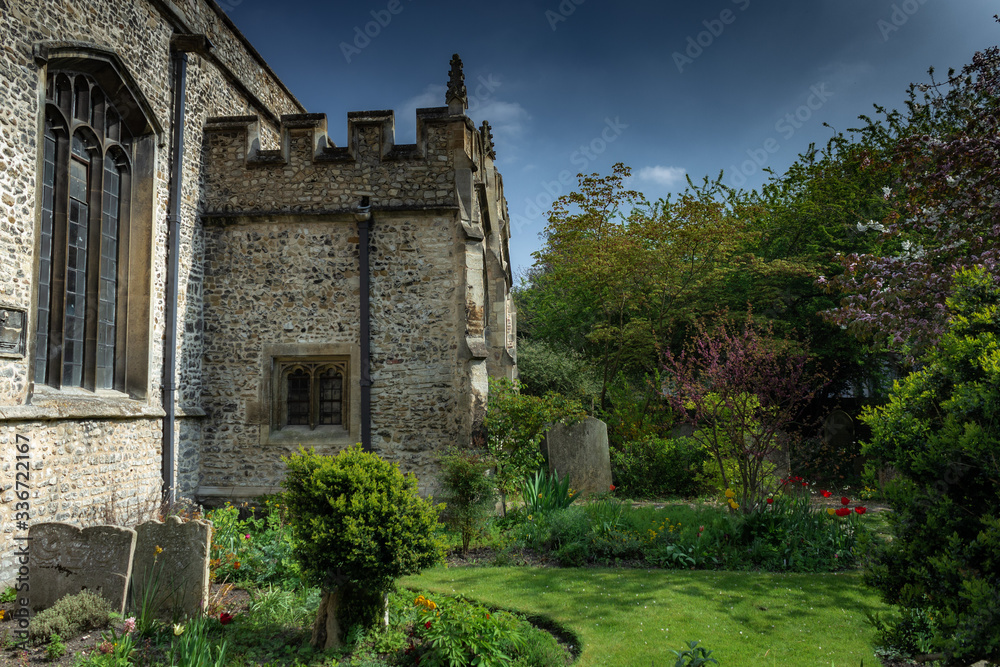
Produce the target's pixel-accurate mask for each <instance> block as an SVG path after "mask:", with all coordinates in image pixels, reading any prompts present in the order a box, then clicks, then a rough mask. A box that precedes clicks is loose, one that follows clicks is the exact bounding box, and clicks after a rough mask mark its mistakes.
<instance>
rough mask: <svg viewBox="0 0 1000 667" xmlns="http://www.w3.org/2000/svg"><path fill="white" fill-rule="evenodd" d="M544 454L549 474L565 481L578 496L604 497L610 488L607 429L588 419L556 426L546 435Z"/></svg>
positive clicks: (598, 422)
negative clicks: (591, 494)
mask: <svg viewBox="0 0 1000 667" xmlns="http://www.w3.org/2000/svg"><path fill="white" fill-rule="evenodd" d="M544 451H545V454H546V458H547V459H548V461H549V472H550V473H553V472H558V473H559V478H560V479H562V478H563V477H565V476H566V475H569V485H570V487H571V488H573V490H574V491H576V492H577V493H578V494H580V493H583V494H589V493H603V492H605V491H607V490H608V489H609V488H610V487H611V454H610V452H609V451H608V425H607V424H605V423H604V422H602V421H601V420H600V419H595V418H594V417H587V418H586V419H583V420H581V421H578V422H576V423H573V424H556V425H555V426H553V427H552V428H550V429H549V430H548V432H547V433H546V434H545V445H544Z"/></svg>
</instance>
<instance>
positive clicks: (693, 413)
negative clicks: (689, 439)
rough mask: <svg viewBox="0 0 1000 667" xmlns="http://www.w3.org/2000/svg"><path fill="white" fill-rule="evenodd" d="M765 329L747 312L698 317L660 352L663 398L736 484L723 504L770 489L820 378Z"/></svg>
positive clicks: (753, 505)
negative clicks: (679, 340)
mask: <svg viewBox="0 0 1000 667" xmlns="http://www.w3.org/2000/svg"><path fill="white" fill-rule="evenodd" d="M772 333H773V332H772V329H771V326H770V325H761V324H758V323H756V322H754V320H753V317H752V315H751V314H748V316H747V319H746V321H745V322H744V323H743V325H742V327H737V326H734V325H732V324H729V323H726V322H725V321H724V320H722V321H720V322H719V323H718V324H716V325H715V326H714V327H711V328H709V327H707V326H706V325H705V324H704V323H699V324H698V326H697V333H696V335H695V336H694V337H693V339H692V341H691V343H690V344H689V345H688V347H687V348H686V349H685V350H684V351H682V352H681V353H680V354H679V355H674V354H673V353H671V352H670V351H669V350H668V351H667V352H666V353H665V354H664V370H665V374H666V376H667V377H666V380H667V389H666V393H667V398H668V399H669V400H670V402H671V403H672V404H673V406H674V408H675V409H676V411H677V412H678V413H679V414H681V415H684V419H685V420H686V421H687V422H688V423H690V424H691V425H692V426H694V427H695V428H696V429H697V430H696V431H695V434H694V436H693V437H695V438H697V439H699V440H701V441H702V442H703V443H704V445H705V447H706V448H707V450H708V451H709V452H710V453H711V456H712V457H713V458H714V459H715V462H716V464H718V466H719V471H720V473H721V474H722V480H723V484H725V485H726V487H727V490H728V489H729V488H730V487H733V486H735V487H737V490H736V491H734V492H733V496H731V497H730V504H731V506H733V508H734V509H742V510H743V511H744V512H751V511H753V510H755V509H757V508H758V507H760V506H761V504H762V503H763V502H764V501H765V499H766V498H767V496H768V495H770V492H771V491H772V489H773V487H774V485H775V480H774V476H773V474H772V471H773V469H774V460H775V459H776V458H777V455H778V454H779V451H780V449H781V447H782V445H785V444H786V443H785V442H784V440H785V438H786V436H787V435H788V434H789V431H790V430H791V429H792V428H793V426H794V425H795V421H796V418H797V417H798V415H799V413H800V411H801V410H802V408H803V407H805V405H806V404H807V403H808V402H809V401H810V399H812V397H813V395H814V394H815V392H816V390H817V388H818V386H819V384H820V382H819V378H818V377H816V376H813V375H812V374H811V373H810V372H809V371H808V370H807V369H806V362H807V359H808V355H807V354H806V353H805V352H803V351H799V350H796V349H794V348H792V346H791V345H789V344H788V343H787V342H785V341H779V340H776V339H775V338H774V337H773V335H772ZM727 463H729V465H727ZM733 464H735V466H734V467H735V473H732V472H731V470H732V469H733Z"/></svg>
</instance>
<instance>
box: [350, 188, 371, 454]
mask: <svg viewBox="0 0 1000 667" xmlns="http://www.w3.org/2000/svg"><path fill="white" fill-rule="evenodd" d="M354 219H355V220H357V222H358V242H359V243H360V245H361V249H360V250H361V253H360V258H359V264H360V266H359V269H358V273H359V274H360V278H361V286H360V290H361V446H362V447H363V448H364V450H365V451H366V452H370V451H372V375H371V359H370V357H371V321H370V317H369V313H370V312H371V297H370V295H369V293H368V291H369V289H370V285H371V276H370V275H369V270H368V238H369V232H370V231H371V223H372V205H371V199H370V198H369V197H367V196H364V197H361V203H360V204H358V209H357V211H355V213H354Z"/></svg>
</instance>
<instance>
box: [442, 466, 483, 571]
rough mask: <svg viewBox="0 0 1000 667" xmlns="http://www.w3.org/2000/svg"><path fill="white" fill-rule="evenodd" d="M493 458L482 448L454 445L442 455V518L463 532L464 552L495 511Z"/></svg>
mask: <svg viewBox="0 0 1000 667" xmlns="http://www.w3.org/2000/svg"><path fill="white" fill-rule="evenodd" d="M492 467H493V460H492V459H491V458H490V457H489V456H487V455H486V454H485V453H482V452H473V451H468V450H460V449H452V450H450V451H448V452H447V453H446V454H445V455H444V456H442V457H441V477H440V480H439V481H440V482H441V486H442V488H443V489H444V494H445V495H444V498H443V499H444V501H445V508H444V512H443V513H442V518H443V519H444V520H445V521H446V522H447V523H448V525H449V526H451V527H452V528H453V529H455V530H457V531H459V532H460V533H461V534H462V553H463V554H466V553H468V551H469V543H470V542H471V541H472V539H473V538H475V537H478V536H479V535H481V534H482V532H483V529H484V528H485V527H486V521H487V519H489V517H490V516H491V515H492V514H493V511H494V506H495V503H496V492H495V489H494V485H493V479H492V478H491V477H490V476H489V471H490V469H491V468H492Z"/></svg>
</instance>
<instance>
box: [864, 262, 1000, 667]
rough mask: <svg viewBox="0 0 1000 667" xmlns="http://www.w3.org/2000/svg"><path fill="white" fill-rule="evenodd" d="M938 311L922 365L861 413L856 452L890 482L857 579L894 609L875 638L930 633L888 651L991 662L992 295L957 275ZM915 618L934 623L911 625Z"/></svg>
mask: <svg viewBox="0 0 1000 667" xmlns="http://www.w3.org/2000/svg"><path fill="white" fill-rule="evenodd" d="M947 304H948V308H949V310H950V312H951V317H950V320H949V323H948V330H947V332H946V333H944V334H943V335H942V336H941V338H940V339H939V340H938V343H937V345H936V346H934V347H933V348H932V349H931V350H930V352H929V353H928V354H927V356H926V357H925V358H924V360H923V367H922V368H921V369H920V370H918V371H916V372H914V373H911V374H910V375H909V376H907V377H906V378H905V379H903V380H902V381H900V382H897V383H896V384H895V386H894V387H893V390H892V393H891V395H890V400H889V403H888V404H887V405H885V406H882V407H879V408H876V409H870V410H866V411H865V412H863V413H862V419H863V420H864V421H865V423H867V424H868V425H869V426H870V427H871V429H872V437H871V440H870V441H869V442H867V443H866V444H865V446H864V450H863V453H864V454H865V455H866V456H868V457H870V458H871V459H873V464H874V465H892V466H893V467H895V469H896V470H897V471H898V472H899V474H900V478H899V479H897V480H896V481H894V482H893V483H890V484H889V485H888V487H887V489H886V496H887V499H888V501H889V503H890V504H891V505H892V508H893V512H892V514H890V515H889V526H890V530H891V532H892V535H893V539H892V540H891V541H890V542H887V543H886V544H883V545H881V546H880V547H879V548H878V549H877V550H876V551H875V552H874V554H873V558H872V561H871V564H870V566H869V567H868V569H867V572H866V581H867V582H868V583H869V584H871V585H872V586H874V587H875V588H876V589H878V591H879V592H880V593H881V595H882V597H883V598H884V599H885V600H886V601H887V602H889V603H890V604H893V605H897V606H898V607H899V609H900V610H901V614H900V615H899V616H898V617H897V618H896V619H895V620H891V621H889V623H888V625H889V626H893V625H894V626H896V627H886V626H885V625H883V626H882V627H881V629H880V633H881V634H882V635H883V636H884V637H897V638H899V637H910V636H918V635H927V634H928V633H929V634H930V636H923V637H922V638H921V641H920V644H921V645H915V644H914V645H909V646H901V647H895V648H897V649H900V650H901V651H902V652H904V653H907V652H908V653H914V652H920V653H926V652H930V653H932V654H934V655H935V657H937V658H938V659H941V660H942V661H943V662H944V664H946V665H968V664H972V663H973V662H976V661H977V660H982V659H986V660H991V661H994V662H996V661H1000V456H998V452H1000V287H998V285H997V281H996V279H995V278H994V277H993V276H991V275H989V274H988V273H986V272H985V271H984V270H983V269H974V270H969V271H962V272H959V273H958V274H956V276H955V289H954V291H953V295H952V296H951V297H950V298H949V299H948V301H947ZM917 611H919V612H922V613H915V612H917ZM923 618H926V619H930V620H933V627H931V626H927V627H917V625H918V623H917V622H916V621H915V620H914V619H923Z"/></svg>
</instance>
